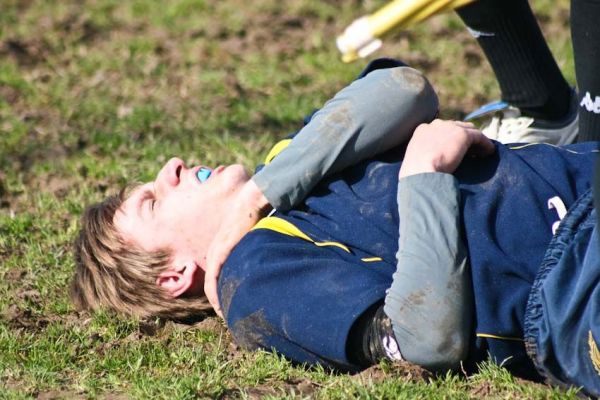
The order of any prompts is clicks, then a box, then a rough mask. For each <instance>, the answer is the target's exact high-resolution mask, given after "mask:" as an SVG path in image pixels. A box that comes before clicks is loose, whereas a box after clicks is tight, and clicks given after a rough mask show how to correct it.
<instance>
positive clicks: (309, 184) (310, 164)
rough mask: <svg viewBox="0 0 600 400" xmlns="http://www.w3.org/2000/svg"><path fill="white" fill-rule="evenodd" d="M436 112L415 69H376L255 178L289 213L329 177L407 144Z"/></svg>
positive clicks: (340, 96) (315, 118)
mask: <svg viewBox="0 0 600 400" xmlns="http://www.w3.org/2000/svg"><path fill="white" fill-rule="evenodd" d="M437 110H438V102H437V96H436V94H435V92H434V91H433V88H432V87H431V85H430V84H429V82H428V81H427V80H426V79H425V77H423V75H421V74H420V73H419V72H417V71H416V70H414V69H412V68H409V67H397V68H389V69H380V70H375V71H373V72H371V73H369V74H368V75H367V76H365V77H364V78H362V79H358V80H356V81H354V82H353V83H352V84H351V85H349V86H347V87H346V88H344V89H342V90H341V91H340V92H339V93H338V94H336V95H335V97H334V98H333V99H331V100H329V101H328V102H327V103H325V105H324V106H323V108H322V109H321V110H319V111H318V112H317V113H316V114H315V115H314V116H313V117H312V119H311V121H310V123H309V124H308V125H306V126H305V127H304V128H303V129H302V130H300V132H299V133H298V134H297V135H296V136H295V137H294V139H293V141H292V142H291V144H290V145H289V146H288V147H287V148H286V149H285V150H284V151H282V152H281V154H279V155H278V156H277V157H276V158H275V159H274V160H273V162H272V163H270V164H269V165H267V166H265V168H263V169H262V170H261V171H260V172H258V173H257V174H256V175H255V176H254V177H253V178H252V180H253V181H254V182H255V184H256V186H257V187H258V189H259V190H260V191H261V192H262V193H263V194H264V195H265V197H266V198H267V199H268V201H269V203H270V204H271V205H272V206H273V207H275V208H277V209H278V210H280V211H285V210H288V209H290V208H292V207H293V206H295V205H296V204H298V203H299V202H300V201H302V200H303V199H304V198H305V197H306V195H307V194H308V193H309V192H310V190H311V189H312V188H313V187H314V186H315V185H316V184H317V183H318V182H319V181H320V180H321V179H322V178H323V177H325V176H326V175H329V174H331V173H334V172H337V171H340V170H342V169H344V168H345V167H348V166H350V165H353V164H356V163H357V162H359V161H362V160H365V159H367V158H369V157H372V156H374V155H376V154H379V153H382V152H384V151H386V150H389V149H391V148H393V147H395V146H397V145H399V144H401V143H405V142H406V141H408V140H409V139H410V137H411V135H412V133H413V132H414V130H415V128H416V127H417V126H418V125H419V124H420V123H423V122H428V121H431V120H432V119H433V118H434V117H435V115H436V114H437Z"/></svg>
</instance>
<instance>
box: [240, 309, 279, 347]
mask: <svg viewBox="0 0 600 400" xmlns="http://www.w3.org/2000/svg"><path fill="white" fill-rule="evenodd" d="M231 331H232V333H233V337H234V338H235V341H236V342H237V344H238V345H240V346H242V347H244V348H245V349H248V350H257V349H259V348H266V347H268V346H267V343H266V341H265V337H270V336H274V335H276V334H277V331H276V330H275V328H273V326H272V325H271V324H270V323H269V322H268V321H267V318H266V316H265V311H264V310H263V309H260V310H258V311H256V312H253V313H252V314H250V315H248V316H247V317H246V318H242V319H240V320H239V321H237V322H236V323H235V324H234V325H233V327H232V329H231Z"/></svg>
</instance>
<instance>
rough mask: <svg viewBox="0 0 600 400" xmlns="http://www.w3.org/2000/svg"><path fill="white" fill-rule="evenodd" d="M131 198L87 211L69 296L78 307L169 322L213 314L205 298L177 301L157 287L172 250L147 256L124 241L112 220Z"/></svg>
mask: <svg viewBox="0 0 600 400" xmlns="http://www.w3.org/2000/svg"><path fill="white" fill-rule="evenodd" d="M128 192H129V190H128V189H123V190H121V192H120V193H119V194H118V195H113V196H110V197H108V198H106V199H105V200H104V201H102V202H100V203H98V204H94V205H92V206H90V207H88V208H87V209H86V210H85V212H84V214H83V216H82V219H81V230H80V231H79V235H78V237H77V239H76V240H75V249H74V252H75V264H76V267H75V276H74V278H73V281H72V282H71V292H70V296H71V300H72V301H73V303H74V304H75V306H76V307H77V308H78V309H80V310H98V309H100V308H108V309H111V310H114V311H116V312H118V313H120V314H127V315H134V316H139V317H152V316H156V317H163V318H168V319H186V318H191V317H194V318H195V317H198V316H200V315H202V314H206V313H207V312H209V311H211V310H212V308H211V306H210V303H209V302H208V300H207V299H206V296H200V297H178V298H173V297H171V296H170V295H169V294H168V293H167V292H166V291H165V290H163V289H162V288H161V287H159V286H158V285H157V284H156V279H157V278H158V276H159V274H160V273H161V272H163V271H166V270H167V269H168V262H169V258H170V251H169V250H161V251H156V252H147V251H144V250H142V249H140V248H138V247H136V246H135V245H132V244H130V243H125V241H123V240H122V239H121V236H120V234H119V232H118V230H117V228H116V227H115V225H114V223H113V218H114V215H115V213H116V212H117V210H118V209H119V207H120V206H121V205H122V204H123V202H124V200H125V199H126V197H127V193H128Z"/></svg>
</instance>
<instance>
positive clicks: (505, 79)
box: [457, 0, 571, 121]
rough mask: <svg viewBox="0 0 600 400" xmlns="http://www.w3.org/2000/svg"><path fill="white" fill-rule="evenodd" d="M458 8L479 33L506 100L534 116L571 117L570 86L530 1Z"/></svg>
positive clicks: (491, 0)
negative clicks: (549, 46)
mask: <svg viewBox="0 0 600 400" xmlns="http://www.w3.org/2000/svg"><path fill="white" fill-rule="evenodd" d="M457 11H458V15H459V16H460V17H461V18H462V20H463V21H464V22H465V24H466V25H467V26H468V27H469V28H470V30H471V31H472V32H480V34H479V36H478V37H477V41H478V42H479V45H480V46H481V48H482V49H483V51H484V53H485V55H486V57H487V59H488V61H489V62H490V64H491V66H492V69H493V70H494V73H495V75H496V79H497V80H498V83H499V85H500V90H501V92H502V100H504V101H506V102H508V103H510V104H512V105H514V106H516V107H518V108H519V109H520V110H521V112H522V113H523V114H524V115H527V116H530V117H534V118H541V119H544V120H548V121H552V120H560V119H563V118H564V117H565V116H566V115H567V113H568V112H569V107H570V98H571V96H570V94H571V88H570V87H569V84H568V83H567V81H566V80H565V78H564V77H563V75H562V73H561V71H560V69H559V68H558V65H557V64H556V61H555V60H554V57H553V56H552V53H551V52H550V49H549V48H548V45H547V44H546V40H545V39H544V36H543V35H542V32H541V30H540V27H539V25H538V24H537V21H536V19H535V16H534V15H533V12H532V10H531V8H530V7H529V3H528V2H527V1H526V0H478V1H475V2H473V3H471V4H469V5H467V6H465V7H462V8H460V9H458V10H457ZM475 35H477V34H476V33H475Z"/></svg>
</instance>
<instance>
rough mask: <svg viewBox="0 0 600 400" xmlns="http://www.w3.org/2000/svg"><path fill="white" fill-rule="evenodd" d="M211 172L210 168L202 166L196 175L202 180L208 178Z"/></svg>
mask: <svg viewBox="0 0 600 400" xmlns="http://www.w3.org/2000/svg"><path fill="white" fill-rule="evenodd" d="M211 173H212V171H211V170H210V169H208V168H204V167H202V168H200V169H199V170H198V172H197V173H196V176H197V177H198V180H199V181H200V182H204V181H206V180H207V179H208V177H209V176H210V174H211Z"/></svg>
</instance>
